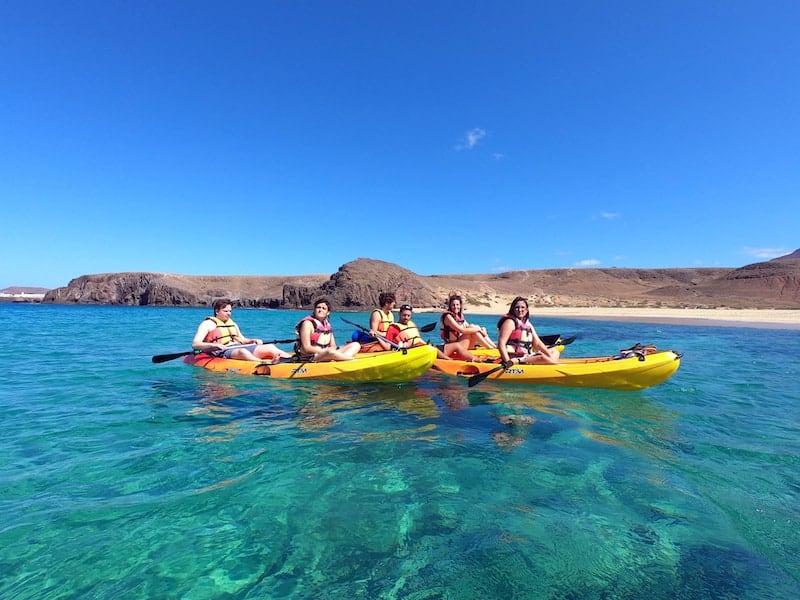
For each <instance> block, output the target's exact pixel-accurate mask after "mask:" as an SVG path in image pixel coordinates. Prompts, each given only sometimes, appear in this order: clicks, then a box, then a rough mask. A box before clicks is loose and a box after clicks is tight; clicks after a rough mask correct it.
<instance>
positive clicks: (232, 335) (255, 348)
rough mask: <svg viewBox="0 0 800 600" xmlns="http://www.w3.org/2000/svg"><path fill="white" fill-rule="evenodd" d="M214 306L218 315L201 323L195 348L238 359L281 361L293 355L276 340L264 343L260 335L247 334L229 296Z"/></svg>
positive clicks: (196, 336) (195, 335)
mask: <svg viewBox="0 0 800 600" xmlns="http://www.w3.org/2000/svg"><path fill="white" fill-rule="evenodd" d="M213 309H214V316H213V317H206V318H205V319H203V321H202V322H201V323H200V325H199V326H198V327H197V332H196V333H195V334H194V339H193V340H192V348H194V349H195V350H199V351H201V352H205V353H207V354H213V355H214V356H220V357H223V358H235V359H237V360H257V361H263V360H265V359H273V360H275V361H278V360H280V359H281V358H291V357H292V356H293V355H292V354H290V353H288V352H285V351H284V350H281V349H280V348H278V347H277V346H276V345H275V344H263V343H262V340H260V339H258V338H248V337H246V336H245V335H244V334H243V333H242V332H241V330H240V329H239V326H238V325H237V324H236V323H235V322H234V321H233V319H231V313H232V312H233V305H232V302H231V300H229V299H228V298H220V299H218V300H215V301H214V304H213Z"/></svg>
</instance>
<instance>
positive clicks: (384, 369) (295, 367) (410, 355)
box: [183, 346, 436, 383]
mask: <svg viewBox="0 0 800 600" xmlns="http://www.w3.org/2000/svg"><path fill="white" fill-rule="evenodd" d="M435 358H436V348H434V347H433V346H417V347H414V348H409V349H408V350H389V351H387V352H373V353H369V354H357V355H356V358H355V359H354V360H342V361H331V362H321V363H316V362H281V363H278V364H272V363H270V362H267V361H264V362H255V361H248V360H235V359H232V358H219V357H216V356H211V355H210V354H205V353H203V352H201V353H199V354H190V355H188V356H186V357H185V358H184V359H183V362H185V363H186V364H188V365H193V366H196V367H202V368H204V369H208V370H209V371H220V372H224V373H238V374H240V375H261V376H265V377H272V378H273V379H325V380H328V381H346V382H365V381H383V382H387V383H399V382H403V381H409V380H411V379H414V378H416V377H419V376H420V375H423V374H424V373H425V372H426V371H428V369H430V368H431V366H432V365H433V361H434V359H435Z"/></svg>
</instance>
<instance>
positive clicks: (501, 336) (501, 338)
mask: <svg viewBox="0 0 800 600" xmlns="http://www.w3.org/2000/svg"><path fill="white" fill-rule="evenodd" d="M513 331H514V322H513V321H512V320H511V319H505V320H504V321H503V323H502V324H501V325H500V330H499V332H498V334H497V350H498V351H499V352H500V360H501V361H502V363H503V364H504V365H505V364H506V363H512V364H513V361H512V359H511V357H510V356H509V355H508V338H509V337H511V332H513ZM519 362H521V361H520V360H518V363H519Z"/></svg>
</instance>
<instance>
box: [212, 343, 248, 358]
mask: <svg viewBox="0 0 800 600" xmlns="http://www.w3.org/2000/svg"><path fill="white" fill-rule="evenodd" d="M234 345H235V346H236V347H235V348H229V349H228V350H223V351H222V352H220V353H219V354H217V355H216V356H221V357H222V358H231V355H232V354H233V353H234V351H235V350H250V352H253V351H254V350H255V349H256V347H257V346H258V344H234Z"/></svg>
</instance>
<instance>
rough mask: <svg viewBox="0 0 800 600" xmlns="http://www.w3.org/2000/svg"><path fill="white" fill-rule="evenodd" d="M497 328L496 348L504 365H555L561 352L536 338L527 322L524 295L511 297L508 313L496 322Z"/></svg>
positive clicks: (528, 316) (526, 306) (530, 324)
mask: <svg viewBox="0 0 800 600" xmlns="http://www.w3.org/2000/svg"><path fill="white" fill-rule="evenodd" d="M497 331H498V334H497V348H498V350H499V351H500V360H502V361H503V364H504V365H506V364H508V366H511V365H513V364H518V365H523V364H524V365H535V364H550V365H556V364H558V358H559V356H560V355H561V353H560V352H559V351H558V350H556V349H555V348H548V347H547V344H545V343H544V342H543V341H542V340H541V339H540V338H539V335H538V334H537V333H536V329H535V328H534V327H533V323H531V321H530V313H529V311H528V300H527V299H526V298H523V297H522V296H517V297H516V298H514V300H513V301H512V302H511V306H510V307H509V309H508V314H506V315H503V316H502V317H500V320H499V321H498V322H497Z"/></svg>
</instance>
